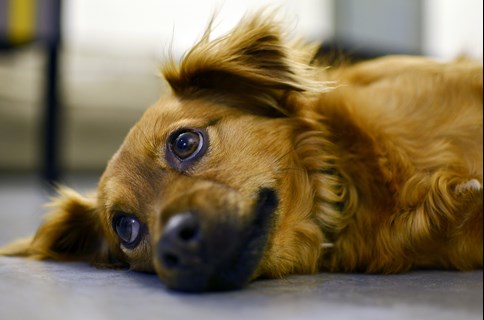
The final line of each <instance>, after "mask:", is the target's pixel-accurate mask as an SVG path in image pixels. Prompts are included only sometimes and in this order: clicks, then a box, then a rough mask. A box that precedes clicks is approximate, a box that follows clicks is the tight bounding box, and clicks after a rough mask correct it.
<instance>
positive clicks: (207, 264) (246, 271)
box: [155, 188, 278, 292]
mask: <svg viewBox="0 0 484 320" xmlns="http://www.w3.org/2000/svg"><path fill="white" fill-rule="evenodd" d="M277 206H278V198H277V195H276V192H275V191H274V190H273V189H269V188H264V189H261V190H260V191H259V192H258V195H257V201H256V202H255V205H254V206H253V209H252V210H253V213H252V214H251V217H252V218H251V219H250V221H249V222H248V223H245V224H241V222H240V221H238V219H236V218H233V217H231V214H226V215H220V216H221V217H223V218H220V219H216V221H213V220H209V221H204V219H206V218H205V217H203V214H200V213H199V212H192V211H186V212H181V213H177V214H175V215H173V216H172V217H171V218H170V219H169V221H168V222H167V223H166V225H165V227H164V231H163V234H162V235H161V237H160V239H159V241H158V244H157V248H156V254H155V260H156V262H155V265H156V269H157V273H158V275H159V277H160V279H161V281H162V282H163V283H164V284H165V285H166V286H167V287H169V288H171V289H174V290H180V291H188V292H202V291H221V290H234V289H239V288H241V287H242V286H244V285H245V284H246V283H247V282H248V281H249V280H250V279H251V277H252V276H253V274H254V272H255V270H256V268H257V266H258V265H259V262H260V260H261V258H262V255H263V253H264V251H265V247H266V245H267V242H268V238H269V236H270V232H271V230H272V225H273V221H274V216H275V212H276V209H277Z"/></svg>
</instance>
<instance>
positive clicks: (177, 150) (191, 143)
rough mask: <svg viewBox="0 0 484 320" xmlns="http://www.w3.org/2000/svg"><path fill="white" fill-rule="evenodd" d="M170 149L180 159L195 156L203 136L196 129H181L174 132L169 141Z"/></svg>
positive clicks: (201, 143)
mask: <svg viewBox="0 0 484 320" xmlns="http://www.w3.org/2000/svg"><path fill="white" fill-rule="evenodd" d="M170 143H171V151H172V152H173V154H174V155H175V156H176V157H177V158H178V159H180V160H182V161H183V160H189V159H191V158H194V157H196V156H197V154H198V153H199V152H200V150H201V149H202V146H203V136H202V134H201V133H200V132H196V131H182V132H178V133H177V134H175V135H174V136H173V137H172V139H171V141H170Z"/></svg>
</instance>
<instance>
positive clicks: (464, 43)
mask: <svg viewBox="0 0 484 320" xmlns="http://www.w3.org/2000/svg"><path fill="white" fill-rule="evenodd" d="M482 4H483V1H482V0H426V2H425V12H424V18H425V20H424V21H425V22H424V23H425V24H424V44H423V49H424V53H426V54H428V55H432V56H435V57H438V58H442V59H451V58H454V57H456V56H458V55H461V54H465V55H468V56H471V57H475V58H478V59H481V60H482V46H483V42H482V36H483V32H482V29H483V22H482V21H483V13H482V9H483V6H482Z"/></svg>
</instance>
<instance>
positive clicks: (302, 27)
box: [64, 0, 333, 54]
mask: <svg viewBox="0 0 484 320" xmlns="http://www.w3.org/2000/svg"><path fill="white" fill-rule="evenodd" d="M331 2H332V1H331V0H304V1H301V0H243V1H242V0H225V1H221V0H204V1H201V0H198V1H197V0H177V1H174V0H172V1H168V0H138V1H133V0H70V1H68V2H65V8H64V14H65V15H64V17H65V18H64V30H65V39H66V45H67V47H68V48H76V49H81V50H95V51H98V50H100V49H103V50H106V49H107V50H110V51H117V52H118V53H120V54H130V53H137V52H140V51H141V52H142V51H146V52H158V53H160V52H161V51H162V50H163V49H166V48H167V46H168V45H169V44H170V43H171V41H173V49H174V50H175V51H184V50H186V49H188V48H189V47H190V46H191V45H193V43H194V42H195V41H196V39H197V38H198V37H199V36H200V35H201V34H202V32H203V30H204V29H205V27H206V25H207V22H208V20H209V18H210V17H211V15H212V13H213V12H214V10H218V11H219V15H218V19H217V28H216V29H215V34H220V33H222V32H224V31H227V30H228V29H229V28H231V27H232V26H233V25H234V24H235V23H236V22H237V21H238V20H239V19H240V17H241V16H242V15H243V14H244V13H245V12H247V11H248V10H249V11H250V10H254V9H255V8H260V7H264V6H268V5H269V6H273V7H278V6H279V7H281V8H282V9H283V12H285V13H286V14H287V16H288V17H289V18H290V19H291V20H292V21H294V22H295V23H294V25H295V29H296V32H298V33H301V34H303V35H305V36H306V37H307V38H310V39H311V38H312V39H321V38H323V37H324V36H326V35H329V34H331V33H332V25H333V23H332V20H331ZM296 19H298V21H295V20H296Z"/></svg>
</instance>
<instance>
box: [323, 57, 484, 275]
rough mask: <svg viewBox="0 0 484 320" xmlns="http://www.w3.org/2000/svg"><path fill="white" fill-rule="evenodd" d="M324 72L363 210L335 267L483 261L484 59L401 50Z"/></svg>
mask: <svg viewBox="0 0 484 320" xmlns="http://www.w3.org/2000/svg"><path fill="white" fill-rule="evenodd" d="M322 76H323V77H325V79H327V80H336V81H337V83H338V87H337V88H336V89H335V90H333V91H331V92H329V93H326V94H323V95H321V97H320V99H319V101H318V103H317V104H315V106H314V108H315V110H316V112H317V113H319V114H322V115H323V116H324V119H325V120H323V122H324V124H325V126H328V127H329V128H330V130H329V131H330V132H331V137H330V140H331V141H333V142H334V144H335V146H336V152H337V153H338V157H339V165H340V167H339V170H340V172H342V173H343V175H344V178H345V179H346V180H348V183H347V185H349V186H352V188H354V192H350V193H349V194H353V195H354V196H353V198H352V199H349V203H353V206H354V207H355V208H358V209H357V210H356V209H353V208H349V209H348V212H346V214H347V215H355V216H356V219H355V220H353V223H352V224H348V225H345V227H341V226H340V228H342V229H344V230H345V231H344V232H343V233H342V234H339V235H337V236H336V238H337V239H338V240H337V244H336V248H335V249H334V250H333V251H334V255H332V257H333V258H332V259H330V261H329V262H328V263H327V266H328V267H329V268H330V269H338V270H339V269H347V270H354V269H365V270H369V271H386V272H392V271H393V267H392V265H395V266H396V265H399V267H398V269H401V266H402V264H401V261H405V260H407V261H408V264H406V265H407V266H408V268H410V267H436V266H442V265H447V266H449V267H456V266H457V267H458V268H462V269H468V268H473V267H476V266H477V267H479V266H481V265H482V186H481V183H482V167H483V162H482V154H483V140H482V117H483V112H482V65H480V64H479V63H475V62H472V61H465V60H461V61H456V62H453V63H447V64H441V63H438V62H435V61H431V60H429V59H426V58H422V57H407V56H392V57H385V58H380V59H376V60H372V61H367V62H363V63H359V64H356V65H349V66H347V67H342V68H338V69H334V70H331V69H330V70H328V71H324V72H323V75H322ZM323 220H324V218H323ZM355 221H356V223H355ZM364 225H365V226H366V227H363V226H364ZM362 230H365V231H364V232H368V233H369V234H371V235H369V234H368V235H367V234H364V233H363V234H362ZM374 233H376V235H375V234H374ZM350 239H351V240H350ZM358 240H359V241H358ZM338 241H341V247H340V248H338ZM348 243H352V244H353V245H351V246H348ZM353 246H358V247H357V248H356V247H353ZM375 252H377V255H376V256H377V257H378V259H374V257H375V255H374V253H375ZM395 256H397V257H398V256H400V258H401V259H400V260H401V261H396V260H395ZM385 257H387V259H386V258H385ZM397 260H398V259H397ZM356 261H358V262H356ZM395 268H397V267H395ZM395 271H396V270H395Z"/></svg>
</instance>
